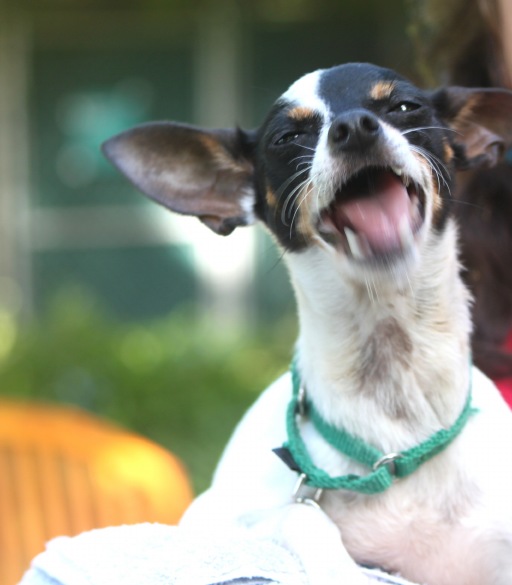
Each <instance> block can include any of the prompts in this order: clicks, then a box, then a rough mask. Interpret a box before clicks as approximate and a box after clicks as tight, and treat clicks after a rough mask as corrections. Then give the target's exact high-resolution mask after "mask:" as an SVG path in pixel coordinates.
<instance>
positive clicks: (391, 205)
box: [317, 167, 425, 272]
mask: <svg viewBox="0 0 512 585" xmlns="http://www.w3.org/2000/svg"><path fill="white" fill-rule="evenodd" d="M424 224H425V195H424V192H423V190H422V189H421V188H420V187H419V186H418V184H417V183H416V182H415V181H413V180H412V179H411V178H409V177H405V176H403V175H399V174H397V172H396V171H395V170H392V169H388V168H378V167H370V168H366V169H364V170H363V171H361V172H359V173H357V174H356V175H354V176H353V177H352V178H350V179H349V180H348V181H347V182H346V183H345V184H344V185H343V186H342V187H341V188H340V189H338V190H337V191H336V193H335V194H334V197H333V200H332V202H331V203H330V205H329V206H328V207H326V208H325V209H324V210H323V211H322V212H321V213H320V216H319V220H318V224H317V232H318V234H319V236H320V237H321V238H322V240H323V241H324V242H325V243H326V244H327V245H329V246H331V247H333V248H334V249H335V250H336V251H337V252H338V253H340V254H341V255H342V256H344V257H346V258H347V259H348V260H349V262H350V263H351V264H353V265H355V266H357V267H359V269H362V270H364V269H368V270H375V271H378V272H386V271H390V270H391V271H392V272H396V269H397V268H399V267H400V266H404V265H408V264H410V262H411V261H413V260H414V258H415V257H416V256H417V248H418V244H419V240H420V238H421V235H422V232H423V228H424Z"/></svg>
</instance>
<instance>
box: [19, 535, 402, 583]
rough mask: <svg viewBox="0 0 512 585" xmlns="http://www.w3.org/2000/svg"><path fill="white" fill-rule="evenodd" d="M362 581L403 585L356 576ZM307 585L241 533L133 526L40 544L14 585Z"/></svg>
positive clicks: (288, 563)
mask: <svg viewBox="0 0 512 585" xmlns="http://www.w3.org/2000/svg"><path fill="white" fill-rule="evenodd" d="M362 571H364V572H366V573H367V575H368V577H369V582H371V583H373V582H375V583H378V582H379V583H392V584H397V585H398V584H403V585H408V584H407V582H405V581H403V580H401V579H399V578H397V577H390V576H388V575H385V574H383V573H380V572H379V571H370V570H368V569H362ZM242 584H247V585H249V584H250V585H263V584H279V585H307V582H306V577H305V574H304V571H303V569H302V566H301V564H300V561H299V560H298V559H297V558H295V557H294V556H293V555H292V554H291V553H290V552H288V551H287V550H285V549H284V548H282V547H281V546H280V545H278V544H276V543H275V542H272V541H264V540H259V539H255V538H253V537H251V536H250V535H249V533H247V532H233V531H230V532H229V533H228V532H226V533H222V532H219V534H218V535H216V536H215V538H212V537H211V534H210V535H208V537H206V536H204V535H201V534H197V533H195V532H194V533H192V532H190V531H188V530H187V529H186V528H183V527H175V526H164V525H161V524H136V525H132V526H117V527H111V528H104V529H100V530H92V531H91V532H85V533H83V534H80V535H79V536H75V537H73V538H70V537H66V536H62V537H59V538H56V539H54V540H52V541H50V542H49V543H48V546H47V549H46V551H45V552H43V553H41V554H40V555H38V556H37V557H36V558H35V559H34V560H33V561H32V566H31V568H30V569H29V570H28V571H27V572H26V573H25V576H24V577H23V579H22V581H21V583H20V585H242Z"/></svg>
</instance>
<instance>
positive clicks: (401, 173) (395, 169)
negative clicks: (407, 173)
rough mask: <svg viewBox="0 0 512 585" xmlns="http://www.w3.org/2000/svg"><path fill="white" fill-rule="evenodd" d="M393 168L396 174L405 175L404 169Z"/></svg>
mask: <svg viewBox="0 0 512 585" xmlns="http://www.w3.org/2000/svg"><path fill="white" fill-rule="evenodd" d="M391 170H392V171H393V172H394V173H395V175H398V176H399V177H401V176H402V175H403V171H402V169H398V168H392V169H391Z"/></svg>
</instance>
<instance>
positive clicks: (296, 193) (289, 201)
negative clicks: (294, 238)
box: [281, 178, 310, 228]
mask: <svg viewBox="0 0 512 585" xmlns="http://www.w3.org/2000/svg"><path fill="white" fill-rule="evenodd" d="M309 180H310V179H309V178H306V179H304V180H303V181H301V182H300V183H299V184H298V185H296V186H295V187H294V188H293V189H292V191H291V192H290V193H289V195H288V196H287V198H286V201H285V202H284V205H283V208H282V210H281V221H282V222H283V224H284V225H289V224H288V223H287V221H286V216H287V214H288V211H287V210H288V208H289V207H290V206H291V205H293V202H294V201H295V199H297V198H298V197H299V196H300V191H301V190H302V188H303V187H304V185H305V184H306V183H307V182H308V181H309ZM293 217H295V215H294V216H293ZM291 224H293V218H292V220H291ZM290 228H291V225H290Z"/></svg>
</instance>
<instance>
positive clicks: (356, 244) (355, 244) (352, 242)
mask: <svg viewBox="0 0 512 585" xmlns="http://www.w3.org/2000/svg"><path fill="white" fill-rule="evenodd" d="M344 231H345V236H346V238H347V242H348V247H349V248H350V252H351V254H352V256H354V258H359V259H361V258H364V257H365V253H364V250H363V248H362V246H361V242H360V239H359V236H357V234H355V233H354V232H353V231H352V230H351V229H350V228H348V227H346V228H344Z"/></svg>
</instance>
